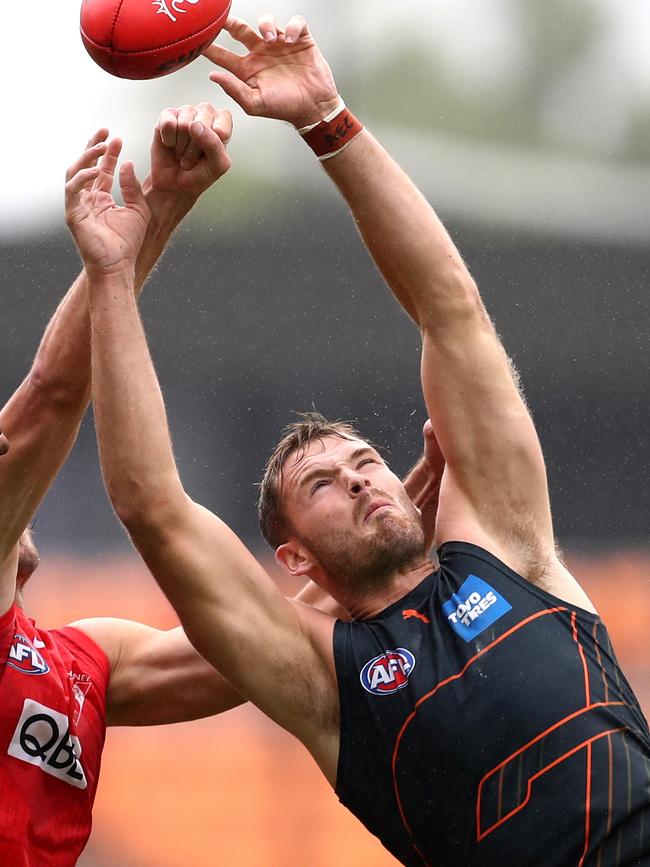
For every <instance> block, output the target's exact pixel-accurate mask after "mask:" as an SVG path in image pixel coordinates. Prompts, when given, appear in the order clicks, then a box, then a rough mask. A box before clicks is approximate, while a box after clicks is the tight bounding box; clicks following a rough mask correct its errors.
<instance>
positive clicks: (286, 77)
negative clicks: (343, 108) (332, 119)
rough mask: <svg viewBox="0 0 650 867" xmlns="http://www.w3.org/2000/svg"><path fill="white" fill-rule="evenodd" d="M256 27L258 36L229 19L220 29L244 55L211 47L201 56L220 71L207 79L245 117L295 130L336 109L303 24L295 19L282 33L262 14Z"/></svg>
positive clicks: (325, 69)
mask: <svg viewBox="0 0 650 867" xmlns="http://www.w3.org/2000/svg"><path fill="white" fill-rule="evenodd" d="M258 26H259V33H256V32H255V31H254V30H253V28H252V27H251V26H250V25H249V24H247V23H246V21H244V20H243V19H241V18H235V17H233V16H231V17H230V18H228V20H227V21H226V24H225V26H224V30H226V31H227V32H228V33H229V34H230V35H231V36H232V37H233V39H236V40H237V41H238V42H241V44H242V45H243V46H244V47H245V48H247V49H248V53H247V54H245V55H244V56H241V55H239V54H237V53H236V52H234V51H230V50H228V49H227V48H222V47H221V46H220V45H216V44H215V45H211V46H210V47H209V48H208V49H206V51H204V55H205V56H206V57H207V58H208V59H209V60H211V61H212V62H213V63H214V64H216V65H217V66H219V67H221V68H220V69H219V70H217V71H215V72H212V73H211V74H210V79H211V80H212V81H214V82H215V83H216V84H218V85H220V86H221V87H222V88H223V90H224V91H225V92H226V93H227V94H228V96H230V97H232V99H234V100H235V102H236V103H237V104H238V105H240V106H241V107H242V108H243V109H244V111H245V112H246V113H247V114H251V115H256V116H260V117H271V118H276V119H277V120H285V121H288V122H289V123H292V124H294V126H297V127H302V126H307V125H308V124H311V123H317V122H318V121H319V120H321V119H322V118H323V117H325V116H326V115H327V114H329V113H330V112H331V111H332V110H333V109H334V108H336V106H337V104H338V102H339V95H338V92H337V90H336V84H335V83H334V78H333V77H332V72H331V70H330V68H329V66H328V64H327V61H326V60H325V58H324V57H323V55H322V54H321V53H320V50H319V48H318V46H317V45H316V42H315V41H314V38H313V37H312V35H311V33H310V31H309V27H308V26H307V22H306V21H305V19H304V18H302V16H300V15H294V16H293V17H292V18H291V19H290V21H289V23H288V24H287V26H286V28H285V29H283V28H281V27H280V26H279V25H278V23H277V21H276V20H275V18H273V16H271V15H263V16H262V17H261V18H260V20H259V25H258Z"/></svg>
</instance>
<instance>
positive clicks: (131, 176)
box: [120, 161, 147, 212]
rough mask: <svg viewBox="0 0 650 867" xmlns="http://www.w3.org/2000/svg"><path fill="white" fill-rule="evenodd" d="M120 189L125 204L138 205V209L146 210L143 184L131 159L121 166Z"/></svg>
mask: <svg viewBox="0 0 650 867" xmlns="http://www.w3.org/2000/svg"><path fill="white" fill-rule="evenodd" d="M120 190H121V191H122V198H123V199H124V204H125V205H127V206H129V205H130V206H136V207H137V208H138V210H143V211H144V212H146V210H147V205H146V203H145V198H144V193H143V192H142V186H141V184H140V181H139V180H138V179H137V177H136V175H135V167H134V165H133V163H132V162H131V161H128V162H125V163H124V164H123V165H122V167H121V168H120Z"/></svg>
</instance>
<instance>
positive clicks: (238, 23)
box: [223, 15, 262, 51]
mask: <svg viewBox="0 0 650 867" xmlns="http://www.w3.org/2000/svg"><path fill="white" fill-rule="evenodd" d="M223 29H224V30H225V31H226V32H227V33H230V35H231V36H232V38H233V39H236V40H237V42H241V44H242V45H244V46H246V48H248V50H249V51H252V50H253V48H255V47H256V46H257V45H259V44H260V42H261V41H262V40H261V39H260V37H259V36H258V35H257V33H256V32H255V31H254V30H253V28H252V27H251V26H250V24H249V23H248V22H247V21H244V19H243V18H237V17H236V16H235V15H230V16H229V17H228V20H227V21H226V23H225V25H224V28H223Z"/></svg>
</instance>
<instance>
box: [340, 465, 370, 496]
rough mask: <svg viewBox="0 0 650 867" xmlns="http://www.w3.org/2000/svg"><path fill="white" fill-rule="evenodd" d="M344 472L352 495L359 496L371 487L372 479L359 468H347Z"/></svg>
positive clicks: (347, 487)
mask: <svg viewBox="0 0 650 867" xmlns="http://www.w3.org/2000/svg"><path fill="white" fill-rule="evenodd" d="M343 472H344V479H345V486H346V489H347V492H348V494H349V495H350V496H351V497H358V496H359V494H360V493H362V491H364V490H365V489H366V488H369V487H370V479H368V478H366V477H365V476H364V474H363V473H360V472H359V471H358V470H350V469H346V470H344V471H343Z"/></svg>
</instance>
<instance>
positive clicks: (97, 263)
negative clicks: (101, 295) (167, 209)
mask: <svg viewBox="0 0 650 867" xmlns="http://www.w3.org/2000/svg"><path fill="white" fill-rule="evenodd" d="M107 139H108V130H106V129H101V130H99V131H98V132H97V133H95V135H94V136H93V137H92V138H91V139H90V141H89V142H88V145H87V147H86V150H85V151H84V152H83V154H82V155H81V157H80V158H79V159H78V160H77V161H76V162H75V163H73V165H72V166H71V167H70V168H69V169H68V172H67V174H66V186H65V215H66V223H67V225H68V228H69V229H70V231H71V233H72V236H73V237H74V239H75V242H76V244H77V247H78V248H79V252H80V254H81V257H82V259H83V261H84V265H85V267H86V270H95V271H103V272H105V273H111V272H116V271H119V270H120V269H122V268H124V267H127V266H132V265H133V264H134V263H135V259H136V257H137V255H138V253H139V251H140V248H141V246H142V242H143V240H144V236H145V232H146V230H147V226H148V224H149V219H150V217H151V214H150V211H149V208H148V206H147V203H146V201H145V198H144V194H143V192H142V187H141V186H140V182H139V181H138V179H137V178H136V176H135V170H134V167H133V163H131V162H126V163H124V164H123V165H122V166H121V168H120V173H119V183H120V190H121V192H122V198H123V200H124V206H123V207H120V206H119V205H117V204H116V203H115V200H114V199H113V195H112V192H111V191H112V189H113V180H114V176H115V169H116V166H117V160H118V157H119V155H120V152H121V150H122V142H121V140H120V139H118V138H114V139H110V140H109V141H107Z"/></svg>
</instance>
